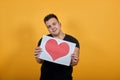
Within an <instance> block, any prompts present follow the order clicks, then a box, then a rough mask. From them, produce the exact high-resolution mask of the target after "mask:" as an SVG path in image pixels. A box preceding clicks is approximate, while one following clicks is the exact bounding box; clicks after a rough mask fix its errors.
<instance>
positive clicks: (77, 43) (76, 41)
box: [74, 39, 80, 48]
mask: <svg viewBox="0 0 120 80" xmlns="http://www.w3.org/2000/svg"><path fill="white" fill-rule="evenodd" d="M74 42H75V43H76V47H77V48H80V44H79V42H78V40H77V39H75V40H74Z"/></svg>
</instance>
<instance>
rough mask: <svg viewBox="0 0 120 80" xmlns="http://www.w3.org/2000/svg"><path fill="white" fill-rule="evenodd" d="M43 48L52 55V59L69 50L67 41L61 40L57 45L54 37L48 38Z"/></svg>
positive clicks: (62, 55)
mask: <svg viewBox="0 0 120 80" xmlns="http://www.w3.org/2000/svg"><path fill="white" fill-rule="evenodd" d="M45 48H46V50H47V52H48V53H49V55H50V56H51V57H52V59H53V61H54V60H56V59H58V58H61V57H64V56H66V55H67V54H68V52H69V46H68V44H67V43H65V42H62V43H60V44H59V45H58V44H57V41H56V40H54V39H50V40H48V41H47V43H46V45H45Z"/></svg>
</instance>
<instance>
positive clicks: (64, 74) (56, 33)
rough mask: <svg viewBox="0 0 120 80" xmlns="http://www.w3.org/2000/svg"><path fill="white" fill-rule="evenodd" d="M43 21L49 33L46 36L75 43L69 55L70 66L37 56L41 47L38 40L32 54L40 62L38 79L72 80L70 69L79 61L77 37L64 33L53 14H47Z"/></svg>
mask: <svg viewBox="0 0 120 80" xmlns="http://www.w3.org/2000/svg"><path fill="white" fill-rule="evenodd" d="M44 23H45V25H46V27H47V29H48V31H49V33H50V34H48V36H51V37H54V38H58V39H62V40H66V41H70V42H73V43H75V44H76V47H75V50H74V53H73V54H72V56H71V64H70V66H64V65H60V64H56V63H52V62H48V61H45V60H42V59H39V58H38V55H40V52H41V51H42V48H40V47H39V46H40V44H41V40H42V38H41V39H40V40H39V43H38V47H36V48H35V52H34V56H35V58H36V61H37V62H38V63H42V67H41V77H40V80H72V70H73V66H75V65H77V63H78V61H79V52H80V46H79V42H78V40H77V39H75V38H74V37H72V36H70V35H68V34H65V33H63V32H62V30H61V23H60V22H59V20H58V18H57V16H56V15H54V14H49V15H47V16H46V17H45V18H44Z"/></svg>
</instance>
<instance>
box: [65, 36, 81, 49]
mask: <svg viewBox="0 0 120 80" xmlns="http://www.w3.org/2000/svg"><path fill="white" fill-rule="evenodd" d="M64 40H66V41H69V42H73V43H75V44H76V47H78V48H79V47H80V45H79V41H78V40H77V39H76V38H75V37H73V36H71V35H69V34H66V36H65V38H64Z"/></svg>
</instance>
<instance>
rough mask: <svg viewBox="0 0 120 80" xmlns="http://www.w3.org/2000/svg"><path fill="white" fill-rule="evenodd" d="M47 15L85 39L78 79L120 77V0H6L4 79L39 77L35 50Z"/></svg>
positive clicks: (0, 6) (1, 29) (2, 7)
mask: <svg viewBox="0 0 120 80" xmlns="http://www.w3.org/2000/svg"><path fill="white" fill-rule="evenodd" d="M48 13H55V14H56V15H57V16H58V17H59V19H60V21H61V23H62V29H63V31H64V32H65V33H68V34H71V35H72V36H75V37H76V38H77V39H78V40H79V41H80V45H81V50H80V62H79V64H78V65H77V66H76V67H74V71H73V80H120V76H119V75H120V1H119V0H19V1H18V0H1V1H0V80H39V74H40V73H39V72H40V66H41V65H39V64H37V63H36V61H35V59H34V56H33V53H34V48H35V47H36V45H37V42H38V40H39V39H40V37H41V36H42V35H43V34H48V31H47V29H46V28H45V25H44V23H43V18H44V16H45V15H47V14H48Z"/></svg>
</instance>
